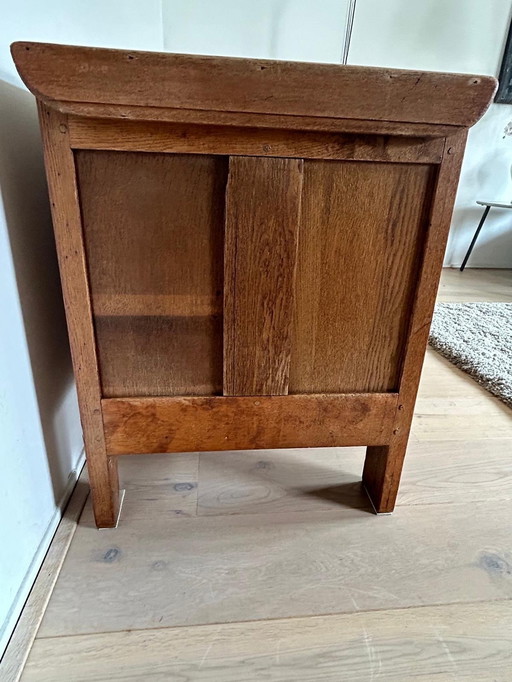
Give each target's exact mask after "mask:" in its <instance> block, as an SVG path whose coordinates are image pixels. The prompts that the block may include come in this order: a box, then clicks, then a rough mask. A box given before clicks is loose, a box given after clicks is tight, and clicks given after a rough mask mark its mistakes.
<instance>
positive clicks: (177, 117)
mask: <svg viewBox="0 0 512 682" xmlns="http://www.w3.org/2000/svg"><path fill="white" fill-rule="evenodd" d="M51 106H52V108H55V109H57V110H58V111H60V112H61V113H63V114H68V115H69V116H71V117H72V118H73V119H74V120H76V119H78V118H93V119H96V120H101V119H105V120H112V119H117V120H123V121H155V122H172V123H186V124H193V125H195V124H199V125H204V124H206V125H220V126H235V127H236V126H240V127H243V128H244V129H245V130H248V129H251V128H265V129H267V130H272V129H278V130H310V131H325V132H335V133H355V134H362V135H366V134H370V135H392V136H398V137H424V138H443V137H447V136H450V135H453V134H454V133H456V132H457V131H458V130H459V129H460V126H457V125H443V124H440V123H410V122H404V121H365V120H363V119H355V118H315V117H313V116H280V115H279V114H254V113H244V112H236V111H201V110H200V109H184V108H181V109H173V108H169V107H143V106H133V105H129V106H126V105H108V104H90V103H87V102H62V101H52V102H51Z"/></svg>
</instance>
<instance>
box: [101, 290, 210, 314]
mask: <svg viewBox="0 0 512 682" xmlns="http://www.w3.org/2000/svg"><path fill="white" fill-rule="evenodd" d="M222 310H223V306H222V299H221V298H220V297H219V295H218V294H216V293H215V292H214V293H211V294H195V295H194V296H191V295H190V294H123V293H118V294H117V293H116V294H102V293H97V294H95V296H94V312H95V314H96V315H97V316H121V317H123V316H126V315H134V316H141V317H144V316H147V315H157V316H168V317H187V316H190V317H198V316H199V317H202V316H208V315H222Z"/></svg>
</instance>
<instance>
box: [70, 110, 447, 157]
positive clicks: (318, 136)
mask: <svg viewBox="0 0 512 682" xmlns="http://www.w3.org/2000/svg"><path fill="white" fill-rule="evenodd" d="M70 138H71V144H72V146H73V147H74V148H76V149H106V150H108V149H114V150H120V151H141V152H152V151H158V152H165V151H167V152H173V153H190V154H229V155H237V156H247V155H250V156H278V157H292V158H293V157H295V158H309V159H345V160H357V161H382V162H393V163H399V162H403V163H440V162H441V158H442V155H443V150H444V140H443V139H436V138H434V139H428V138H421V137H394V136H391V135H386V136H384V135H382V136H380V135H346V134H345V135H344V134H336V133H320V132H304V131H296V130H288V131H286V130H258V129H257V128H254V129H248V130H245V129H243V128H237V127H233V126H214V125H212V126H198V125H196V126H194V125H183V124H169V123H167V124H166V123H151V122H147V121H145V122H139V121H109V120H108V119H85V118H82V119H80V118H73V119H72V120H71V123H70Z"/></svg>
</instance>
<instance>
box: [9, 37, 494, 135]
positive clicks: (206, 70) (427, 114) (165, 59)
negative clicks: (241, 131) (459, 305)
mask: <svg viewBox="0 0 512 682" xmlns="http://www.w3.org/2000/svg"><path fill="white" fill-rule="evenodd" d="M11 53H12V56H13V59H14V62H15V64H16V68H17V69H18V72H19V74H20V76H21V78H22V80H23V82H24V83H25V85H26V86H27V88H28V89H29V90H30V91H31V92H32V93H33V94H34V95H35V96H36V97H37V98H38V99H41V100H43V101H45V102H51V101H57V102H82V103H84V102H85V103H90V104H96V105H98V106H100V107H101V105H105V106H112V105H122V106H134V107H137V106H139V107H163V108H172V109H198V110H203V111H224V112H236V113H241V112H244V113H256V114H257V113H260V114H279V115H283V116H312V117H318V118H340V119H343V118H350V119H360V120H368V121H372V120H374V121H392V122H404V123H405V122H407V123H427V124H431V125H455V126H461V127H469V126H472V125H473V124H474V123H476V121H478V120H479V118H481V116H482V115H483V114H484V113H485V111H486V109H487V107H488V106H489V104H490V103H491V101H492V98H493V95H494V93H495V91H496V88H497V81H496V79H495V78H494V77H493V76H471V75H467V74H451V73H438V72H428V71H406V70H398V69H386V68H375V67H366V66H345V65H338V64H318V63H307V62H289V61H276V60H266V59H242V58H236V57H209V56H202V55H186V54H170V53H162V52H139V51H132V50H114V49H104V48H96V47H80V46H71V45H57V44H50V43H33V42H16V43H13V44H12V45H11Z"/></svg>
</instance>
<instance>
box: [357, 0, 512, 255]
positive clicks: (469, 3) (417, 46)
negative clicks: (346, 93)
mask: <svg viewBox="0 0 512 682" xmlns="http://www.w3.org/2000/svg"><path fill="white" fill-rule="evenodd" d="M511 5H512V3H511V0H485V2H482V0H422V1H421V2H411V1H410V0H385V1H383V0H357V5H356V13H355V19H354V28H353V33H352V40H351V43H350V51H349V60H348V61H349V63H350V64H363V65H367V66H389V67H396V68H406V69H425V70H432V71H454V72H461V73H476V74H491V75H493V76H497V75H498V73H499V68H500V63H501V56H502V52H503V48H504V45H505V40H506V36H507V32H508V27H509V24H510V17H511ZM511 119H512V106H511V105H508V104H492V105H491V107H490V108H489V110H488V112H487V113H486V114H485V116H484V117H483V118H482V119H481V121H479V122H478V123H477V124H476V125H475V126H474V128H472V129H471V131H470V133H469V139H468V144H467V149H466V155H465V159H464V164H463V168H462V173H461V179H460V184H459V191H458V194H457V200H456V204H455V210H454V215H453V221H452V228H451V232H450V239H449V242H448V249H447V252H446V259H445V265H450V266H452V265H453V266H459V265H460V263H461V261H462V259H463V257H464V253H465V252H466V249H467V247H468V244H469V242H470V240H471V237H472V235H473V232H474V230H475V228H476V225H477V223H478V220H479V218H480V216H481V213H482V209H481V208H480V207H479V206H477V205H476V204H475V201H476V200H484V201H504V202H511V201H512V181H511V177H510V166H511V164H512V138H511V137H507V138H505V139H504V137H503V130H504V128H505V125H506V124H507V123H508V122H509V121H510V120H511ZM471 266H472V267H495V268H505V267H508V268H510V267H512V211H509V210H501V211H500V210H498V209H493V210H492V211H491V213H490V214H489V217H488V219H487V222H486V224H485V227H484V229H483V230H482V232H481V234H480V237H479V240H478V242H477V245H476V247H475V250H474V251H473V255H472V257H471V259H470V261H469V267H471Z"/></svg>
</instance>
